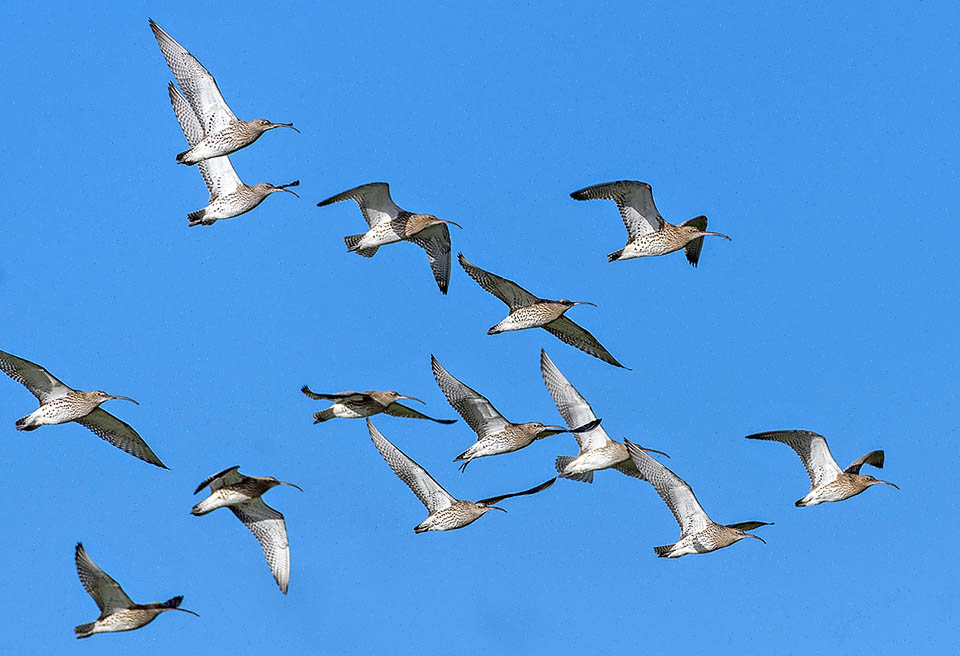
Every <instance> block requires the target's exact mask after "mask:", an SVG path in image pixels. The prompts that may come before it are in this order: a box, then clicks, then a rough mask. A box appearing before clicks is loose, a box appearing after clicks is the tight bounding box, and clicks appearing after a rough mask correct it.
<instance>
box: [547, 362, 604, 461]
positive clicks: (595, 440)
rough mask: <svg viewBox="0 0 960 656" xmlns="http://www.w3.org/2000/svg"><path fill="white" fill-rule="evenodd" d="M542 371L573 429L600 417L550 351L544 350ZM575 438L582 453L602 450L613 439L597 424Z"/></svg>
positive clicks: (568, 424)
mask: <svg viewBox="0 0 960 656" xmlns="http://www.w3.org/2000/svg"><path fill="white" fill-rule="evenodd" d="M540 373H541V375H542V376H543V384H544V385H545V386H546V388H547V392H549V393H550V396H551V397H552V398H553V402H554V403H555V404H556V406H557V410H558V411H559V412H560V416H561V417H563V420H564V421H565V422H567V426H569V427H570V428H578V427H580V426H584V425H586V424H589V423H590V422H592V421H594V420H596V419H597V415H595V414H594V412H593V408H591V407H590V404H589V403H587V400H586V399H585V398H583V396H582V395H581V394H580V392H578V391H577V388H576V387H574V386H573V385H572V384H571V383H570V381H569V380H567V378H566V376H564V375H563V374H562V373H560V370H559V369H557V365H555V364H553V360H551V359H550V357H549V356H548V355H547V352H546V351H544V350H543V349H540ZM573 437H574V438H575V439H576V440H577V444H578V445H580V453H585V452H587V451H592V450H593V449H599V448H601V447H605V446H607V445H608V444H610V443H611V442H612V441H613V440H611V439H610V436H609V435H607V431H605V430H604V429H603V426H600V425H597V426H596V427H595V428H593V429H592V430H589V431H585V432H580V433H574V434H573Z"/></svg>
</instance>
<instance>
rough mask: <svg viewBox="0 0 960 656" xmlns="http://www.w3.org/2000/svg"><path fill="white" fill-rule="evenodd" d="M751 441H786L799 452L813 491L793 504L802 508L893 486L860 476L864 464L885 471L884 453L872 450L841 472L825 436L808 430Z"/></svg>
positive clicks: (760, 435)
mask: <svg viewBox="0 0 960 656" xmlns="http://www.w3.org/2000/svg"><path fill="white" fill-rule="evenodd" d="M747 439H748V440H769V441H773V442H783V443H784V444H786V445H787V446H789V447H790V448H791V449H793V450H794V451H796V452H797V455H798V456H800V460H801V462H803V467H804V469H806V470H807V475H808V476H809V477H810V492H809V493H808V494H807V495H806V496H805V497H803V498H802V499H798V500H797V501H796V502H795V503H794V505H795V506H799V507H801V508H802V507H804V506H816V505H817V504H821V503H824V502H826V501H843V500H844V499H849V498H850V497H855V496H857V495H858V494H860V493H861V492H863V491H864V490H866V489H867V488H868V487H871V486H873V485H877V484H878V483H883V484H884V485H893V487H895V488H897V489H898V490H899V489H900V488H899V487H898V486H896V485H894V484H893V483H891V482H890V481H881V480H879V479H876V478H874V477H873V476H870V475H869V474H861V473H860V468H861V467H863V466H864V465H873V466H874V467H876V468H877V469H883V451H871V452H870V453H867V454H866V455H863V456H860V457H859V458H857V459H856V460H854V461H853V462H851V463H850V464H849V465H848V466H847V468H846V469H844V470H841V469H840V466H839V465H837V461H836V460H834V459H833V455H832V454H831V453H830V447H828V446H827V438H825V437H824V436H823V435H819V434H817V433H813V432H811V431H807V430H779V431H770V432H767V433H755V434H754V435H747Z"/></svg>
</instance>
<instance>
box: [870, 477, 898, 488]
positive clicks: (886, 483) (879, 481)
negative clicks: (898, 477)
mask: <svg viewBox="0 0 960 656" xmlns="http://www.w3.org/2000/svg"><path fill="white" fill-rule="evenodd" d="M876 482H877V483H883V484H885V485H892V486H893V487H895V488H897V489H898V490H899V489H900V486H899V485H897V484H896V483H891V482H890V481H881V480H880V479H879V478H878V479H877V481H876Z"/></svg>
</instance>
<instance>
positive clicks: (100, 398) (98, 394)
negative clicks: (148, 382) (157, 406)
mask: <svg viewBox="0 0 960 656" xmlns="http://www.w3.org/2000/svg"><path fill="white" fill-rule="evenodd" d="M90 394H91V395H93V398H94V400H95V401H96V402H97V405H99V404H101V403H103V402H104V401H110V400H113V399H119V400H121V401H130V402H131V403H136V404H137V405H140V404H139V403H137V402H136V401H134V400H133V399H131V398H130V397H129V396H115V395H113V394H107V393H106V392H104V391H103V390H93V391H92V392H90Z"/></svg>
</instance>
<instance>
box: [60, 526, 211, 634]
mask: <svg viewBox="0 0 960 656" xmlns="http://www.w3.org/2000/svg"><path fill="white" fill-rule="evenodd" d="M76 562H77V576H79V577H80V582H81V583H82V584H83V589H84V590H86V591H87V594H89V595H90V596H91V597H93V600H94V601H95V602H97V607H98V608H99V609H100V617H98V618H97V619H96V621H94V622H90V623H89V624H81V625H80V626H78V627H76V628H75V629H74V630H73V631H74V633H76V634H77V638H78V639H79V638H89V637H90V636H92V635H93V634H94V633H113V632H115V631H133V630H134V629H139V628H140V627H141V626H146V625H147V624H149V623H150V622H152V621H153V620H154V619H155V618H156V617H157V615H159V614H160V613H165V612H167V611H168V610H179V611H183V612H184V613H190V614H191V615H196V613H194V612H193V611H192V610H187V609H186V608H180V607H179V606H180V602H181V601H183V597H182V596H180V595H178V596H176V597H174V598H173V599H168V600H167V601H154V602H151V603H149V604H135V603H133V602H132V601H131V600H130V597H128V596H127V593H126V592H124V591H123V588H121V587H120V584H119V583H117V582H116V581H114V580H113V579H112V578H111V577H110V575H109V574H107V573H106V572H104V571H103V570H102V569H100V568H99V567H97V564H96V563H95V562H93V559H91V558H90V556H89V555H88V554H87V550H86V549H84V548H83V543H82V542H78V543H77V550H76ZM198 617H199V616H198Z"/></svg>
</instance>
